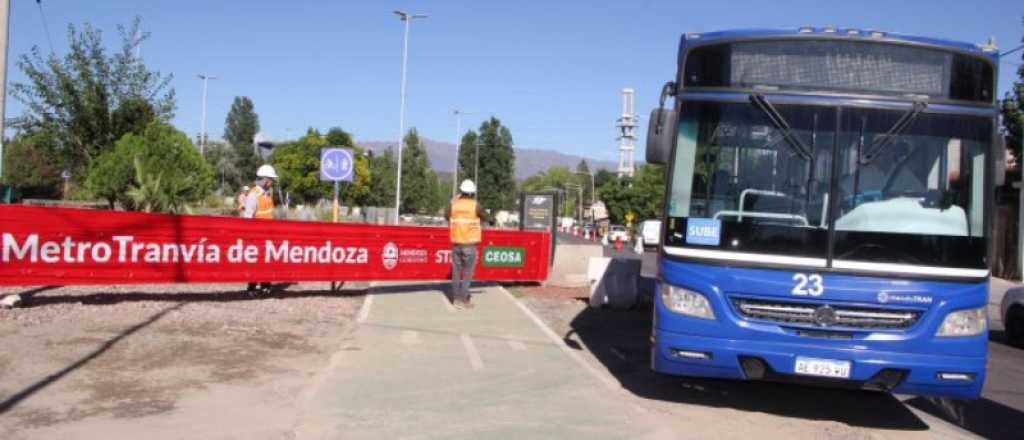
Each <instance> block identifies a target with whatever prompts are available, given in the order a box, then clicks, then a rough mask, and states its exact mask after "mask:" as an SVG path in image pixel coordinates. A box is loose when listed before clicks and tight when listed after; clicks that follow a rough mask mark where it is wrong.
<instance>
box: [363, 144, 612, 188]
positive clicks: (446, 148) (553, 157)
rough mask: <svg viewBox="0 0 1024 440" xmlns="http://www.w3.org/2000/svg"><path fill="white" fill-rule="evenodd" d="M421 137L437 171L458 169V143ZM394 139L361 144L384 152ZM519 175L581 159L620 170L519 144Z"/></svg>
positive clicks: (595, 166) (571, 164) (596, 167)
mask: <svg viewBox="0 0 1024 440" xmlns="http://www.w3.org/2000/svg"><path fill="white" fill-rule="evenodd" d="M420 140H421V141H422V142H423V145H424V146H425V147H426V149H427V157H428V158H429V159H430V166H431V168H433V169H434V171H437V172H440V173H446V174H447V173H451V172H453V171H454V170H455V144H452V143H449V142H440V141H435V140H432V139H427V138H424V137H421V138H420ZM394 145H395V142H394V141H391V142H382V141H368V142H360V143H359V146H361V147H363V148H366V149H368V150H370V151H373V153H374V154H381V153H383V152H384V150H385V149H387V148H393V147H394ZM515 152H516V174H515V176H516V179H517V180H523V179H526V178H527V177H530V176H532V175H534V174H537V173H538V172H540V171H545V170H547V169H548V168H551V167H553V166H559V165H561V166H567V167H569V168H570V169H576V165H577V164H579V163H580V161H581V160H586V161H587V166H588V167H589V168H590V170H591V171H597V170H599V169H602V168H604V169H607V170H613V171H614V170H616V169H618V163H616V162H612V161H608V160H597V159H592V158H589V157H583V156H578V155H575V154H566V153H562V152H559V151H553V150H541V149H532V148H516V149H515Z"/></svg>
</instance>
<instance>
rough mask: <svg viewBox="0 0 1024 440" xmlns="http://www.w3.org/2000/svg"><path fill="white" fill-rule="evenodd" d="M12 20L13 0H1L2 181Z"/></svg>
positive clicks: (1, 176)
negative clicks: (9, 39) (9, 41)
mask: <svg viewBox="0 0 1024 440" xmlns="http://www.w3.org/2000/svg"><path fill="white" fill-rule="evenodd" d="M10 18H11V0H0V20H3V22H0V38H2V39H3V41H0V46H3V47H0V179H2V178H3V176H4V118H5V117H6V116H7V113H6V106H5V104H6V103H7V41H8V38H7V37H8V34H9V30H10V26H9V25H8V22H9V21H10Z"/></svg>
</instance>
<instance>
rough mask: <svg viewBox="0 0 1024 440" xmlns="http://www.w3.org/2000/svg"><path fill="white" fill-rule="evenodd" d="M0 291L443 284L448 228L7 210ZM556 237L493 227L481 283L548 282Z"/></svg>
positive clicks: (0, 213) (482, 249)
mask: <svg viewBox="0 0 1024 440" xmlns="http://www.w3.org/2000/svg"><path fill="white" fill-rule="evenodd" d="M0 240H2V246H3V248H2V251H0V285H51V284H56V285H68V284H124V283H164V282H245V281H372V280H443V279H448V278H449V277H450V274H451V261H450V256H451V245H450V243H449V241H448V229H447V228H437V227H429V228H428V227H416V226H377V225H361V224H332V223H320V222H296V221H283V220H249V219H239V218H230V217H208V216H191V215H168V214H144V213H133V212H113V211H94V210H83V209H67V208H37V207H27V206H17V205H0ZM550 240H551V236H550V234H547V233H542V232H526V231H509V230H484V233H483V242H482V243H480V245H479V247H478V248H477V250H478V256H477V270H476V276H475V279H477V280H490V281H543V280H544V279H546V278H547V273H548V257H549V252H550V244H551V241H550Z"/></svg>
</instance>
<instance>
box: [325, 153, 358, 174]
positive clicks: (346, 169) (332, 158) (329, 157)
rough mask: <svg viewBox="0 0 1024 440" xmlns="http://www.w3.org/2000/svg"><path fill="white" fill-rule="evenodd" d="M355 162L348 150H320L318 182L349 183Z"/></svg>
mask: <svg viewBox="0 0 1024 440" xmlns="http://www.w3.org/2000/svg"><path fill="white" fill-rule="evenodd" d="M354 163H355V161H353V160H352V150H350V149H348V148H323V149H321V150H320V180H322V181H330V182H351V181H352V174H353V169H354V168H355V165H354Z"/></svg>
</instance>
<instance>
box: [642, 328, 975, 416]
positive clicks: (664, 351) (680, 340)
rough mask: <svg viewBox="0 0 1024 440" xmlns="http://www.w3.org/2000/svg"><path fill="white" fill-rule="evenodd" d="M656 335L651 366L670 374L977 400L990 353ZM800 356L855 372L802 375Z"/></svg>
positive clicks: (666, 332)
mask: <svg viewBox="0 0 1024 440" xmlns="http://www.w3.org/2000/svg"><path fill="white" fill-rule="evenodd" d="M654 334H655V339H654V343H653V344H652V353H651V366H652V368H653V369H654V371H656V372H659V373H665V374H672V375H680V376H702V377H716V378H725V379H740V380H771V381H783V382H796V383H810V384H814V385H826V386H837V387H844V388H861V389H874V390H879V391H886V392H891V393H896V394H912V395H918V396H934V397H949V398H958V399H976V398H977V397H978V396H979V395H980V394H981V388H982V385H983V384H984V382H985V360H986V359H985V357H963V356H943V355H928V354H912V353H896V352H885V351H876V350H856V351H854V350H848V349H836V348H828V347H820V346H809V345H802V344H788V343H779V342H766V341H755V340H733V339H727V338H713V337H706V336H695V335H689V334H681V333H674V332H669V331H665V330H662V329H658V330H656V331H655V333H654ZM797 357H801V358H812V359H825V360H837V361H848V362H850V370H849V377H848V378H846V379H834V378H823V377H818V376H807V375H799V374H796V373H795V365H796V360H797Z"/></svg>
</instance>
